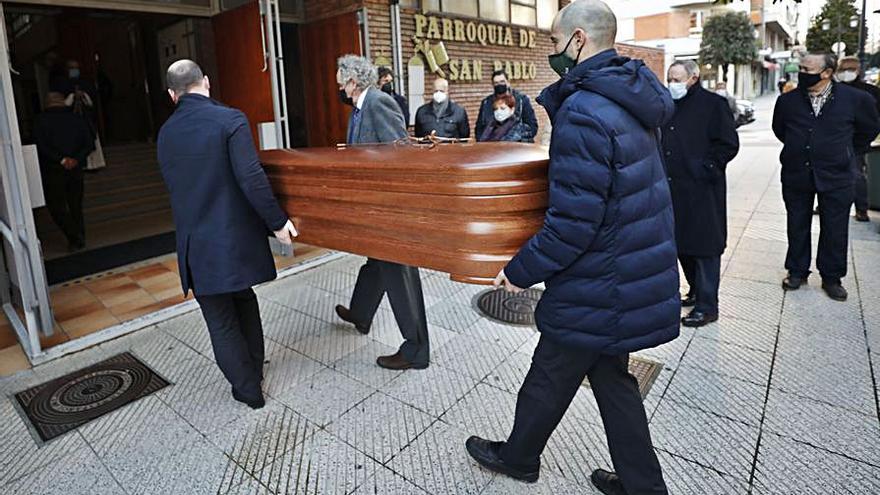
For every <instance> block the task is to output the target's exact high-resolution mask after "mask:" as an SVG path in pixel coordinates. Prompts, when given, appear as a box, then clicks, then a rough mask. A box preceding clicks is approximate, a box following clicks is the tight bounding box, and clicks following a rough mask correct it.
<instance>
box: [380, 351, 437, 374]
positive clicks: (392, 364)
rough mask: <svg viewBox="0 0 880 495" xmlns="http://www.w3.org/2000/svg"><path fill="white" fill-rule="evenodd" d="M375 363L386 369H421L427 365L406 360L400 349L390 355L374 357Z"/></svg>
mask: <svg viewBox="0 0 880 495" xmlns="http://www.w3.org/2000/svg"><path fill="white" fill-rule="evenodd" d="M376 364H378V365H379V366H380V367H382V368H385V369H387V370H408V369H414V370H423V369H425V368H427V367H428V363H425V364H414V363H411V362H409V361H407V360H406V358H404V357H403V354H401V353H400V351H397V352H395V353H394V354H392V355H390V356H379V358H378V359H376Z"/></svg>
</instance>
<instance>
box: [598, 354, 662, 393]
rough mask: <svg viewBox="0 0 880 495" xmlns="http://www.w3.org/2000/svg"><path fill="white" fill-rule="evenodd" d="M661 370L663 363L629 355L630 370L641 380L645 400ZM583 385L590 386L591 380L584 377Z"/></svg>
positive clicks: (641, 391) (641, 389)
mask: <svg viewBox="0 0 880 495" xmlns="http://www.w3.org/2000/svg"><path fill="white" fill-rule="evenodd" d="M661 371H663V363H658V362H657V361H651V360H650V359H643V358H640V357H635V356H630V357H629V372H630V374H631V375H632V376H634V377H636V381H638V382H639V392H640V393H641V394H642V399H643V400H644V398H645V397H647V396H648V392H650V391H651V387H652V386H653V385H654V382H655V381H656V380H657V377H658V376H660V372H661ZM583 386H584V387H589V386H590V382H589V380H586V379H584V383H583Z"/></svg>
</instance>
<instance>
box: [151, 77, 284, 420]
mask: <svg viewBox="0 0 880 495" xmlns="http://www.w3.org/2000/svg"><path fill="white" fill-rule="evenodd" d="M166 79H167V84H168V94H169V95H171V99H172V100H173V101H174V103H176V104H177V109H176V110H175V112H174V114H173V115H171V117H170V118H169V119H168V121H167V122H166V123H165V125H163V126H162V129H161V130H160V131H159V142H158V147H159V165H160V168H161V171H162V177H163V178H164V179H165V184H166V186H167V187H168V191H169V193H170V196H171V210H172V212H173V214H174V225H175V228H176V230H177V261H178V265H179V267H180V280H181V283H182V285H183V292H184V294H186V293H188V292H189V291H190V290H192V291H193V294H194V295H195V298H196V301H198V303H199V306H200V307H201V309H202V315H203V316H204V318H205V322H206V323H207V325H208V331H209V332H210V335H211V344H212V346H213V348H214V357H215V358H216V360H217V364H218V365H219V366H220V370H221V371H222V372H223V375H224V376H226V379H227V380H229V383H231V384H232V396H233V397H234V398H235V399H236V400H238V401H240V402H244V403H245V404H247V405H248V406H250V407H252V408H254V409H258V408H260V407H263V405H265V401H264V399H263V392H262V389H261V382H262V380H263V358H264V349H263V328H262V323H261V322H260V308H259V306H258V305H257V296H256V294H254V291H253V290H252V289H251V287H252V286H254V285H256V284H259V283H262V282H267V281H269V280H273V279H274V278H275V277H276V275H277V274H276V272H275V263H274V260H273V258H272V253H271V251H270V250H269V243H268V240H267V237H268V232H269V231H273V232H274V233H275V237H276V238H277V239H278V240H279V241H280V242H282V243H284V244H291V243H292V238H293V237H296V235H297V232H296V229H295V228H294V226H293V223H292V222H291V221H290V219H289V218H288V217H287V214H286V213H284V211H283V210H282V209H281V207H280V206H279V205H278V202H277V201H276V200H275V197H274V196H273V194H272V189H271V187H270V186H269V181H268V179H267V178H266V174H265V172H263V168H262V166H261V164H260V161H259V159H258V158H257V150H256V148H255V147H254V142H253V138H252V137H251V129H250V125H249V124H248V120H247V117H245V115H244V114H243V113H242V112H240V111H238V110H236V109H233V108H229V107H227V106H224V105H222V104H220V103H218V102H217V101H215V100H212V99H211V98H210V82H209V81H208V77H207V76H205V75H204V74H203V73H202V70H201V69H200V68H199V66H198V65H196V63H195V62H193V61H191V60H180V61H178V62H175V63H173V64H172V65H171V67H169V68H168V73H167V75H166Z"/></svg>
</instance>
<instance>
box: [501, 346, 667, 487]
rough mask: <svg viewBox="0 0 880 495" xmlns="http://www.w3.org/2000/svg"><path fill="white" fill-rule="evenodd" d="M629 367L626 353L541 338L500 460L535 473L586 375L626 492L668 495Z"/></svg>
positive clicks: (520, 391) (646, 419)
mask: <svg viewBox="0 0 880 495" xmlns="http://www.w3.org/2000/svg"><path fill="white" fill-rule="evenodd" d="M628 363H629V354H622V355H618V356H609V355H603V354H596V353H590V352H584V351H581V350H576V349H571V348H568V347H565V346H560V345H557V344H555V343H553V342H551V341H549V340H548V339H547V338H546V337H541V340H540V342H539V343H538V347H537V348H536V349H535V354H534V356H533V357H532V366H531V368H530V369H529V372H528V374H527V375H526V379H525V381H524V382H523V384H522V387H521V388H520V390H519V397H518V399H517V402H516V419H515V420H514V423H513V431H512V432H511V433H510V437H509V438H508V439H507V442H506V443H505V444H504V445H503V447H502V450H501V457H502V458H503V459H504V461H505V462H507V463H509V464H511V465H513V466H517V467H520V468H522V469H527V470H533V469H536V468H537V467H538V466H539V465H540V458H541V453H542V452H543V451H544V447H545V446H546V445H547V440H548V439H549V438H550V435H551V434H552V433H553V430H555V429H556V426H557V425H558V424H559V422H560V421H561V420H562V416H563V415H564V414H565V411H566V410H567V409H568V406H569V405H570V404H571V401H572V399H574V396H575V394H576V393H577V391H578V390H579V389H580V387H581V383H583V381H584V377H588V378H589V379H590V386H591V387H592V389H593V395H595V397H596V402H597V404H598V405H599V413H600V414H601V415H602V423H603V424H604V425H605V435H606V436H607V439H608V449H609V451H610V453H611V461H612V463H613V464H614V470H615V471H616V472H617V474H618V476H620V479H621V481H622V482H623V486H624V487H625V488H626V492H627V493H628V494H629V495H642V494H666V493H667V491H666V484H665V483H664V481H663V473H662V472H661V469H660V463H659V462H658V461H657V456H656V454H655V453H654V447H653V445H652V444H651V433H650V431H649V430H648V418H647V416H646V415H645V407H644V405H643V404H642V397H641V395H640V394H639V385H638V382H636V379H635V378H634V377H633V376H632V375H631V374H629V370H628V368H627V366H628Z"/></svg>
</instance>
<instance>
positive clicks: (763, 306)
mask: <svg viewBox="0 0 880 495" xmlns="http://www.w3.org/2000/svg"><path fill="white" fill-rule="evenodd" d="M719 305H720V311H719V313H720V315H721V318H739V319H741V320H749V321H754V322H757V323H761V324H765V325H770V326H773V327H775V326H776V325H778V324H779V320H780V318H781V317H782V304H780V303H768V302H766V301H757V300H755V299H749V298H745V297H739V296H727V297H725V298H724V299H722V300H721V301H720V302H719Z"/></svg>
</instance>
